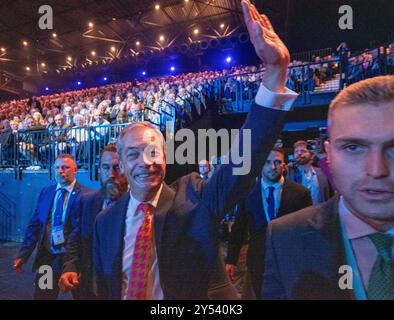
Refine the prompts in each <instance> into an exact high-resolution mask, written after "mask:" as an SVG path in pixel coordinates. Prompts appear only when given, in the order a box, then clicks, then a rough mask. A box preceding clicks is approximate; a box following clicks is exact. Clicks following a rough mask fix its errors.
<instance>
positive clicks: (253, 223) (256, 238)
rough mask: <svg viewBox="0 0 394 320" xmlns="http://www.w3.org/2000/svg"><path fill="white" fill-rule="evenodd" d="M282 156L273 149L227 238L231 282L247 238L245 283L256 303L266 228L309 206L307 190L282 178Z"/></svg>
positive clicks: (282, 151) (259, 288) (281, 150)
mask: <svg viewBox="0 0 394 320" xmlns="http://www.w3.org/2000/svg"><path fill="white" fill-rule="evenodd" d="M284 164H285V153H284V150H283V149H281V148H273V149H272V151H271V153H270V155H269V156H268V158H267V160H266V161H265V164H264V167H263V170H262V172H261V175H260V177H259V178H258V180H257V184H256V185H255V187H254V189H253V190H252V191H251V192H250V193H249V195H248V196H247V197H246V199H245V200H244V201H243V202H242V203H241V204H240V205H239V207H238V210H237V216H236V220H235V223H234V225H233V228H232V231H231V233H230V237H229V245H228V253H227V259H226V262H227V265H226V269H227V271H228V272H229V274H230V278H234V271H235V267H236V265H237V261H238V257H239V254H240V251H241V248H242V245H243V244H244V243H245V242H246V241H245V240H246V239H245V238H249V248H248V253H247V267H248V279H247V281H249V283H248V284H247V285H249V286H250V285H252V286H253V289H254V294H255V297H256V298H257V299H260V298H261V296H260V294H261V285H262V281H263V276H264V258H265V237H266V231H267V226H268V224H269V223H270V222H271V221H272V220H274V219H276V218H278V217H281V216H284V215H286V214H289V213H292V212H295V211H298V210H301V209H303V208H306V207H308V206H311V205H312V199H311V195H310V193H309V190H308V189H306V188H305V187H303V186H302V185H300V184H298V183H294V182H293V181H291V180H289V179H286V178H285V177H284V176H283V169H284Z"/></svg>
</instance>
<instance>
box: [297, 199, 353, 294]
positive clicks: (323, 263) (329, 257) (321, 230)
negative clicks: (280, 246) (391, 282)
mask: <svg viewBox="0 0 394 320" xmlns="http://www.w3.org/2000/svg"><path fill="white" fill-rule="evenodd" d="M323 206H324V207H323V210H322V211H321V212H319V214H316V215H315V216H314V217H313V218H311V219H310V221H308V223H309V227H308V228H307V231H306V232H305V233H303V234H302V235H301V237H302V245H303V248H302V250H303V256H304V257H310V258H311V259H310V260H308V259H306V260H305V261H307V263H309V264H310V266H309V267H310V269H311V270H315V271H316V272H318V273H319V274H321V275H322V276H323V277H325V278H326V279H329V280H330V281H329V283H330V284H333V285H332V287H330V288H328V287H327V288H326V289H325V291H326V292H327V293H328V294H329V295H330V296H329V297H331V299H352V298H354V293H353V291H352V290H346V291H344V290H341V289H340V288H339V286H338V281H339V278H340V274H339V268H340V266H342V265H346V264H347V262H346V255H345V251H344V247H343V240H342V236H341V232H340V225H339V217H338V197H335V198H333V199H331V200H330V201H328V202H326V203H324V204H323ZM304 267H305V266H304Z"/></svg>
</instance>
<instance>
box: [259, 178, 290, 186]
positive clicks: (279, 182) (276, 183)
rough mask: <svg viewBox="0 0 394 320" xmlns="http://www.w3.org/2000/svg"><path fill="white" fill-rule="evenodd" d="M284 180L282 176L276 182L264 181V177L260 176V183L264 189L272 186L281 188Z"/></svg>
mask: <svg viewBox="0 0 394 320" xmlns="http://www.w3.org/2000/svg"><path fill="white" fill-rule="evenodd" d="M284 182H285V178H284V177H283V176H282V177H281V178H280V180H279V181H278V182H275V183H270V182H267V181H264V179H263V178H261V184H262V186H263V188H264V189H267V188H268V187H274V188H275V189H278V188H281V187H282V186H283V183H284Z"/></svg>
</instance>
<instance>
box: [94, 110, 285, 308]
mask: <svg viewBox="0 0 394 320" xmlns="http://www.w3.org/2000/svg"><path fill="white" fill-rule="evenodd" d="M284 116H285V112H283V111H278V110H273V109H269V108H264V107H259V106H256V105H254V106H252V108H251V111H250V112H249V115H248V117H247V120H246V122H245V124H244V126H243V129H242V130H241V132H240V139H239V140H240V142H241V146H240V154H243V152H244V151H243V148H244V146H243V144H242V141H243V135H244V132H245V129H250V130H251V144H250V146H251V150H250V153H248V155H250V162H251V167H250V171H249V173H248V174H245V175H233V168H234V167H235V166H234V164H232V162H231V161H230V164H228V165H222V166H220V167H219V168H218V169H217V170H216V171H215V173H214V175H213V176H212V177H211V179H209V180H202V179H201V178H200V177H199V175H198V174H197V173H192V174H190V175H187V176H184V177H182V178H180V179H179V180H178V181H176V182H175V183H174V184H173V185H171V187H169V186H167V185H166V184H164V185H163V189H162V191H161V194H160V197H159V200H158V204H157V210H156V213H155V218H154V234H155V242H156V250H157V255H158V264H159V273H160V281H161V287H162V289H163V293H164V297H165V299H207V289H208V285H209V282H210V279H211V278H212V270H215V264H216V263H217V257H218V234H217V230H218V227H219V221H220V218H221V217H223V216H224V215H225V213H226V212H227V211H228V210H229V209H231V207H232V206H233V205H234V204H235V203H236V202H239V201H240V200H241V198H242V197H243V196H244V195H246V194H247V193H248V192H249V191H250V190H251V189H252V187H253V185H254V183H255V179H256V177H257V175H258V173H259V172H260V171H261V168H262V166H263V163H264V161H265V159H266V157H267V155H268V153H269V152H270V150H271V148H272V147H273V145H274V142H275V140H276V138H277V135H278V134H279V131H280V129H281V127H282V125H283V121H284ZM256 119H258V121H256ZM245 152H246V151H245ZM129 200H130V194H129V193H127V194H126V195H124V196H123V198H121V199H120V200H119V201H118V202H116V203H115V204H114V205H113V206H111V207H109V208H107V209H106V210H104V211H103V212H101V213H100V214H99V215H98V216H97V219H96V224H95V230H94V244H93V266H94V271H95V273H96V279H97V287H98V293H99V297H100V298H103V299H116V300H119V299H121V276H122V256H123V245H124V243H123V242H124V241H123V237H124V230H125V219H126V211H127V206H128V203H129Z"/></svg>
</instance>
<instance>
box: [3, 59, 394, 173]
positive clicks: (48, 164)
mask: <svg viewBox="0 0 394 320" xmlns="http://www.w3.org/2000/svg"><path fill="white" fill-rule="evenodd" d="M343 70H345V72H341V71H343ZM263 74H264V70H261V71H258V72H254V73H244V74H235V75H230V76H226V77H219V78H216V79H215V80H214V81H213V83H205V84H203V86H202V90H201V91H199V92H197V93H196V94H193V93H189V95H188V96H187V97H179V96H177V97H176V98H177V102H173V103H169V102H167V101H164V100H163V101H162V105H161V108H160V112H158V111H156V110H153V109H151V108H149V107H145V108H144V111H143V112H142V113H141V114H139V115H138V117H136V118H135V119H134V118H129V120H127V123H122V124H112V125H107V126H90V127H74V128H70V129H51V130H43V129H41V130H20V131H18V132H17V133H12V132H10V131H8V132H5V133H2V134H0V146H1V152H0V167H2V168H4V167H6V168H13V169H15V170H16V172H19V170H20V169H21V168H22V169H23V168H28V167H32V169H35V168H38V167H40V168H45V169H49V172H51V171H52V170H51V169H52V165H53V161H54V159H55V158H56V156H57V155H58V154H60V153H65V152H67V153H70V154H72V155H73V156H74V157H75V158H76V160H77V164H78V166H80V167H82V168H86V169H88V170H90V172H91V175H92V177H93V175H95V173H96V172H97V168H98V160H99V155H100V152H101V149H102V148H103V147H104V146H105V145H107V144H108V143H111V142H115V141H116V139H117V137H118V136H119V134H120V132H121V130H122V128H123V127H124V126H126V125H127V124H129V123H130V122H129V121H130V119H134V120H138V121H139V120H144V119H147V120H148V121H150V122H152V123H153V124H155V125H156V126H157V127H158V128H159V129H160V130H161V131H162V132H165V131H168V130H170V131H172V132H175V131H176V130H177V129H179V128H182V127H184V126H186V125H188V124H189V123H190V122H192V121H193V120H194V119H196V116H197V117H198V116H201V115H202V114H203V113H204V111H205V110H206V105H207V104H209V103H212V102H214V101H216V102H219V103H218V105H219V106H225V107H226V108H227V109H229V108H230V109H231V111H233V112H244V111H245V106H246V104H250V103H251V101H252V100H253V98H254V97H255V95H256V93H257V90H258V88H259V86H260V83H261V81H262V77H263ZM382 74H394V53H391V54H390V55H388V56H384V59H382V57H380V56H376V57H375V58H373V59H372V60H370V61H368V62H366V61H360V62H359V63H350V62H349V64H348V66H347V67H346V68H345V69H343V68H341V66H340V62H339V61H337V60H333V61H324V62H322V63H318V64H317V63H310V64H303V65H297V66H292V67H290V68H289V71H288V80H287V83H286V85H287V87H289V88H290V89H292V90H294V91H296V92H298V93H300V96H301V97H302V96H304V97H307V96H308V95H311V94H316V93H321V92H337V91H339V90H341V89H342V88H343V87H344V86H345V85H348V84H351V83H354V82H357V81H360V80H363V79H366V78H370V77H374V76H378V75H382ZM304 101H307V99H306V98H305V99H304ZM137 118H138V119H137Z"/></svg>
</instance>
